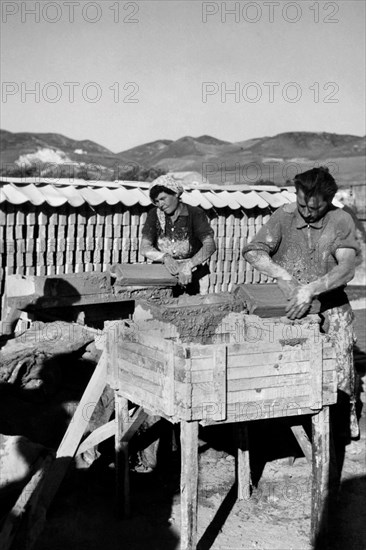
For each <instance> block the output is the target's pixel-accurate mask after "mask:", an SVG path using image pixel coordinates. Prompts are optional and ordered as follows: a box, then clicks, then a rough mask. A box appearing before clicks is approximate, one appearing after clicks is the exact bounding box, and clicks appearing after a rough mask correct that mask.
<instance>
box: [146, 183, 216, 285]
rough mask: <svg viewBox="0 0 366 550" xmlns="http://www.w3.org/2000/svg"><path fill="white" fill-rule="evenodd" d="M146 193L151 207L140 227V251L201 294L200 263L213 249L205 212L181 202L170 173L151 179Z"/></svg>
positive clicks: (178, 186) (179, 189) (204, 269)
mask: <svg viewBox="0 0 366 550" xmlns="http://www.w3.org/2000/svg"><path fill="white" fill-rule="evenodd" d="M149 194H150V198H151V201H152V202H153V203H154V205H155V208H152V209H151V210H150V212H149V213H148V215H147V218H146V222H145V225H144V228H143V230H142V240H141V253H142V254H143V255H144V256H146V258H148V259H149V260H153V261H154V262H162V263H164V265H165V266H166V268H167V269H168V270H169V272H170V273H171V274H172V275H175V276H177V278H178V281H179V283H180V285H181V286H182V287H184V288H185V291H186V292H187V293H189V294H196V293H198V292H201V294H203V293H204V292H205V290H204V289H203V288H202V284H200V283H202V279H203V277H204V276H205V275H207V274H208V267H207V265H204V264H205V262H206V261H207V260H208V258H209V257H210V256H211V255H212V254H213V253H214V252H215V250H216V245H215V241H214V238H213V235H214V232H213V229H212V228H211V227H210V224H209V222H208V219H207V216H206V214H205V213H204V212H203V210H202V209H201V208H199V207H195V206H190V205H189V204H184V203H183V202H181V195H182V194H183V187H182V185H181V183H180V182H178V181H177V180H175V179H174V178H173V177H172V176H170V175H165V176H160V177H159V178H157V179H156V180H154V181H153V182H152V183H151V185H150V193H149Z"/></svg>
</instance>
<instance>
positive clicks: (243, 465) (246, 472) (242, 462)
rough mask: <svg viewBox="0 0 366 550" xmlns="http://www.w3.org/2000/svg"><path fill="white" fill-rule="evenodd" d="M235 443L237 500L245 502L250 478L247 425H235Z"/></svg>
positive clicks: (250, 483)
mask: <svg viewBox="0 0 366 550" xmlns="http://www.w3.org/2000/svg"><path fill="white" fill-rule="evenodd" d="M234 429H235V432H236V434H235V435H236V441H237V445H238V455H237V483H238V499H239V500H244V499H245V500H247V499H248V498H249V497H250V491H251V487H252V478H251V474H250V463H249V434H248V425H247V424H243V423H238V424H235V428H234Z"/></svg>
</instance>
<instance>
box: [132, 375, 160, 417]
mask: <svg viewBox="0 0 366 550" xmlns="http://www.w3.org/2000/svg"><path fill="white" fill-rule="evenodd" d="M121 387H122V384H121ZM123 395H124V396H125V397H127V398H128V399H129V400H130V401H132V402H133V403H138V404H139V405H141V406H142V407H144V408H145V407H146V408H147V409H149V410H151V412H153V413H154V414H157V415H159V416H164V414H165V413H164V402H163V400H162V398H161V397H159V396H157V395H155V394H153V393H150V392H149V391H146V390H143V389H141V388H140V387H138V386H136V384H130V383H128V382H123Z"/></svg>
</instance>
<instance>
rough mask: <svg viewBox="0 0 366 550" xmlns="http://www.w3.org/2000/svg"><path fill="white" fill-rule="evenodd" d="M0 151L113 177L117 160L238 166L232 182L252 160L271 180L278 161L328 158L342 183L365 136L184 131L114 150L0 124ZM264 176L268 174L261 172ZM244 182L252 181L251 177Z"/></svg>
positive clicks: (365, 148)
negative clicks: (233, 138)
mask: <svg viewBox="0 0 366 550" xmlns="http://www.w3.org/2000/svg"><path fill="white" fill-rule="evenodd" d="M0 152H1V158H2V166H4V165H12V164H14V165H17V166H19V165H20V164H22V163H28V164H30V165H31V164H32V163H33V164H34V163H36V162H39V163H40V164H42V163H44V159H48V158H49V159H52V161H51V160H50V161H49V162H54V163H56V164H57V163H59V164H62V163H67V162H68V163H71V164H74V165H79V166H83V167H85V166H90V165H91V164H94V165H97V166H98V167H99V168H100V170H101V172H102V175H103V177H102V179H108V177H109V178H113V177H115V167H116V166H117V167H118V170H117V173H118V177H119V175H120V173H121V175H122V176H123V174H124V173H126V171H127V172H128V170H130V171H131V169H132V168H134V167H135V168H136V167H137V166H138V167H142V168H143V169H150V168H154V169H160V170H164V171H198V172H200V173H203V171H204V170H205V169H207V167H208V166H209V167H211V169H210V176H211V177H210V178H209V180H210V181H212V182H213V183H218V181H220V179H221V181H222V172H223V171H224V172H227V173H228V175H230V173H232V174H233V171H235V170H237V171H238V174H237V175H236V176H235V182H239V181H237V179H238V178H239V179H240V178H241V177H244V175H243V174H244V172H245V170H246V169H247V167H250V165H251V164H252V165H256V166H257V168H258V170H257V172H258V174H259V177H258V178H257V179H263V172H264V171H266V170H267V168H268V167H269V166H270V165H273V166H274V167H275V168H273V170H272V174H270V176H271V175H272V176H273V178H275V179H276V181H275V183H279V184H283V182H284V180H285V181H286V174H284V173H282V174H281V170H280V169H279V168H280V167H282V168H284V167H285V165H289V164H291V163H293V164H298V165H299V169H307V167H310V166H314V165H320V164H322V163H323V164H324V163H326V162H328V163H332V162H333V164H337V166H338V173H339V174H340V175H341V179H342V181H341V183H342V184H344V183H346V182H347V181H354V180H355V179H356V181H364V168H362V162H361V161H362V159H363V160H364V157H365V155H366V139H365V136H355V135H352V134H335V133H330V132H302V131H294V132H283V133H280V134H276V135H275V136H265V137H259V138H252V139H247V140H244V141H238V142H228V141H225V140H221V139H218V138H216V137H213V136H210V135H207V134H204V135H202V136H199V137H197V138H195V137H192V136H183V137H181V138H179V139H177V140H169V139H158V140H155V141H152V142H148V143H143V144H141V145H138V146H136V147H132V148H130V149H127V150H125V151H121V152H120V153H113V152H112V151H111V150H109V149H107V148H106V147H103V146H102V145H99V144H98V143H96V142H94V141H91V140H88V139H85V140H74V139H72V138H68V137H67V136H64V135H62V134H58V133H37V132H18V133H13V132H9V131H7V130H0ZM42 159H43V160H42ZM215 167H216V168H217V170H215ZM238 167H239V168H238ZM2 172H3V173H4V170H2ZM282 172H284V170H283V169H282ZM231 177H233V176H231ZM253 177H254V176H253ZM121 179H123V177H121ZM264 179H271V177H268V176H266V178H264ZM273 181H274V180H273ZM222 182H223V181H222ZM248 182H249V183H254V181H252V180H251V179H250V178H249V181H247V183H248ZM223 183H224V182H223Z"/></svg>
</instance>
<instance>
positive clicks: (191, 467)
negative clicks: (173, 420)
mask: <svg viewBox="0 0 366 550" xmlns="http://www.w3.org/2000/svg"><path fill="white" fill-rule="evenodd" d="M180 430H181V432H180V439H181V453H182V458H181V460H182V469H181V478H180V495H181V550H195V549H196V546H197V492H198V422H181V424H180Z"/></svg>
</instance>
